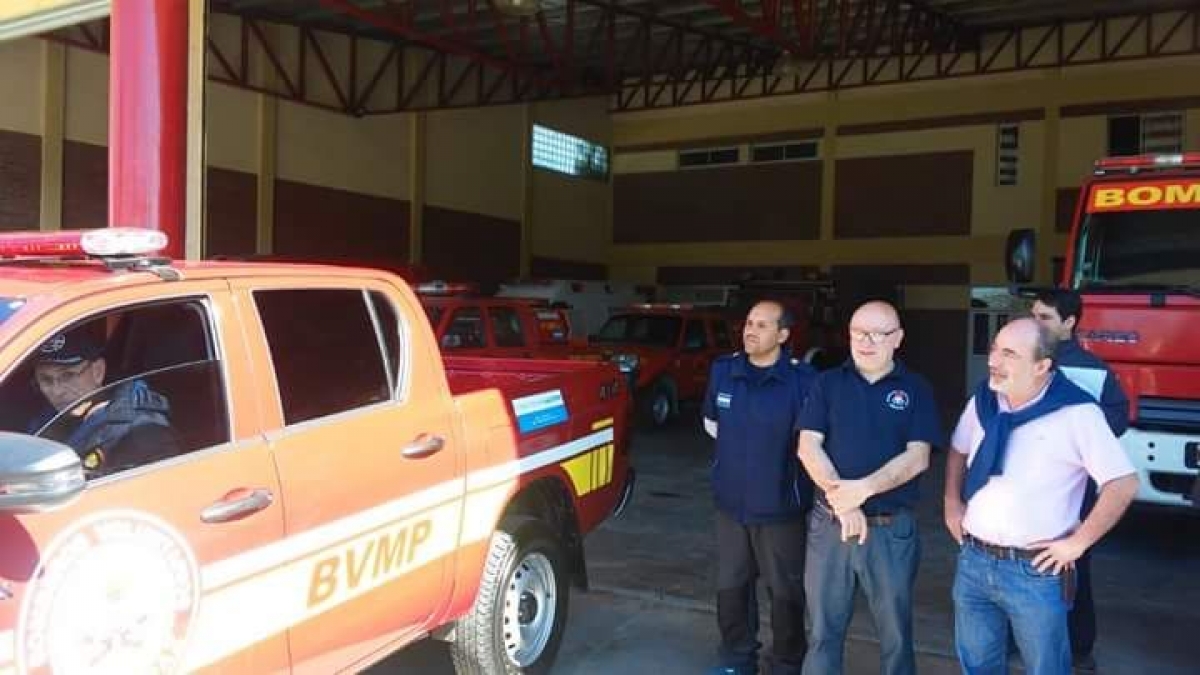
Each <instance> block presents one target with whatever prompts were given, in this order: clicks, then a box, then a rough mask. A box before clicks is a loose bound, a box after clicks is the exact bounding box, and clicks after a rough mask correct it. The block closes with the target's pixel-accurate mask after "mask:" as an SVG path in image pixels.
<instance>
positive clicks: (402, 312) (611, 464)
mask: <svg viewBox="0 0 1200 675" xmlns="http://www.w3.org/2000/svg"><path fill="white" fill-rule="evenodd" d="M164 245H165V238H164V237H163V236H162V235H161V234H160V233H157V232H153V231H146V230H120V229H111V230H95V231H90V232H88V233H86V234H83V235H80V234H79V233H22V234H6V235H0V258H9V259H5V260H0V429H2V431H0V542H2V544H0V673H20V674H22V675H25V674H29V675H43V674H45V675H48V674H50V673H54V674H57V675H75V674H82V673H88V674H89V675H91V674H105V675H107V674H111V675H118V674H119V675H129V674H133V673H177V672H178V673H183V672H214V673H215V672H220V673H254V674H256V675H257V674H259V673H321V674H324V673H331V672H345V671H356V670H360V669H362V668H365V667H366V666H368V665H369V664H371V663H373V662H375V661H378V660H380V659H382V658H383V657H384V656H386V655H387V654H389V653H391V652H393V651H395V650H397V649H399V648H402V647H403V646H405V645H406V644H408V643H410V642H413V641H414V640H417V639H419V638H421V637H424V636H428V635H433V636H435V637H440V638H443V639H447V640H450V641H451V652H452V655H453V659H454V663H455V666H456V668H457V669H458V671H459V672H462V673H487V674H492V673H494V674H497V675H498V674H500V673H506V674H507V673H528V672H538V673H541V672H545V671H546V670H547V669H548V668H549V665H550V664H551V663H552V661H553V659H554V656H555V654H556V652H557V649H558V646H559V642H560V640H561V636H562V633H563V629H564V625H565V622H566V613H567V601H568V597H569V586H570V585H571V584H572V583H574V584H577V585H578V584H584V583H586V576H585V575H586V572H585V565H584V559H583V546H582V539H583V537H584V535H585V534H587V533H588V532H589V531H590V530H592V529H594V528H595V527H596V526H597V525H599V524H600V523H601V522H602V521H604V520H605V519H606V518H608V517H609V516H611V515H612V514H614V513H616V512H619V510H620V509H621V508H622V507H623V505H624V503H625V502H626V500H627V499H628V497H629V494H630V490H631V486H632V477H633V476H632V471H631V470H630V469H629V467H628V456H627V449H626V448H625V447H623V440H624V438H625V436H626V434H625V433H624V429H625V426H626V419H625V416H626V413H625V410H626V403H627V401H626V397H627V395H628V394H627V391H626V388H625V384H624V382H623V381H622V379H621V376H620V374H619V373H618V371H617V369H616V368H614V367H612V366H610V365H607V364H594V363H580V362H570V361H534V360H498V359H473V358H461V359H460V358H447V359H445V360H443V358H442V357H441V355H440V354H439V353H438V348H437V344H436V342H435V341H434V338H433V335H432V333H431V331H430V329H429V326H428V323H427V322H426V321H425V320H424V316H423V314H422V310H421V307H420V305H419V304H418V302H417V298H416V297H415V295H414V294H413V293H412V292H411V290H410V289H409V287H408V286H407V285H406V284H405V283H404V282H403V281H402V280H401V279H400V278H398V277H396V276H394V275H391V274H389V273H386V272H382V271H372V270H364V269H342V268H332V267H317V266H302V265H288V264H248V263H211V262H209V263H184V262H171V261H169V260H162V259H156V258H154V257H153V255H154V252H155V251H157V250H161V248H162V247H163V246H164ZM13 256H17V257H16V258H13ZM34 256H36V257H37V259H34V258H33V257H34ZM47 258H49V259H47Z"/></svg>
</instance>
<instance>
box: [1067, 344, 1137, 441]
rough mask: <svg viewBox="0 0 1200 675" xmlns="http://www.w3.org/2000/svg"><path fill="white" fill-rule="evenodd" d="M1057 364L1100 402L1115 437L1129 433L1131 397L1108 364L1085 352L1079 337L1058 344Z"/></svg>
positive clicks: (1068, 376)
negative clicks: (1127, 394)
mask: <svg viewBox="0 0 1200 675" xmlns="http://www.w3.org/2000/svg"><path fill="white" fill-rule="evenodd" d="M1054 363H1055V365H1057V366H1058V369H1059V370H1060V371H1062V373H1063V374H1064V375H1066V376H1067V379H1069V380H1071V381H1072V382H1074V383H1075V384H1077V385H1079V387H1080V388H1081V389H1083V390H1084V391H1086V392H1087V393H1089V394H1091V395H1092V398H1094V399H1096V403H1098V404H1100V409H1101V410H1103V411H1104V419H1105V420H1107V421H1108V428H1109V429H1112V432H1113V434H1114V435H1115V436H1117V437H1118V438H1119V437H1120V436H1121V434H1123V433H1125V430H1126V429H1128V428H1129V398H1128V397H1126V396H1125V390H1123V389H1121V383H1120V382H1119V381H1118V380H1117V377H1116V375H1113V372H1112V369H1110V368H1109V367H1108V364H1106V363H1105V362H1104V361H1102V360H1101V359H1100V357H1098V356H1096V355H1095V354H1093V353H1091V352H1089V351H1088V350H1086V349H1084V348H1083V346H1082V345H1080V344H1079V341H1077V340H1076V339H1075V338H1071V339H1070V340H1063V341H1062V342H1059V343H1058V350H1057V351H1056V352H1055V354H1054Z"/></svg>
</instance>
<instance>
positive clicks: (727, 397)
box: [717, 393, 733, 410]
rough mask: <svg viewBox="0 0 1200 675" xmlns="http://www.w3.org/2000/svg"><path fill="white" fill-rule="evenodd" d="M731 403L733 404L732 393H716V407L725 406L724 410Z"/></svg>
mask: <svg viewBox="0 0 1200 675" xmlns="http://www.w3.org/2000/svg"><path fill="white" fill-rule="evenodd" d="M732 405H733V395H732V394H725V393H718V394H717V407H718V408H725V409H726V410H728V409H729V408H730V407H731V406H732Z"/></svg>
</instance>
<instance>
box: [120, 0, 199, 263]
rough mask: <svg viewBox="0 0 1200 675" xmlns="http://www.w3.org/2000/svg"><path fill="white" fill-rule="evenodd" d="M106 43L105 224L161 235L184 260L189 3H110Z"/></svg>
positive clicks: (146, 0)
mask: <svg viewBox="0 0 1200 675" xmlns="http://www.w3.org/2000/svg"><path fill="white" fill-rule="evenodd" d="M109 35H110V44H111V46H110V47H109V84H108V224H109V226H110V227H112V226H126V227H129V226H133V227H146V228H150V229H157V230H162V231H163V232H165V233H166V234H167V237H168V238H170V241H171V244H170V247H169V248H168V249H167V251H166V253H167V254H168V255H170V256H171V257H173V258H182V257H183V250H184V243H185V242H184V235H185V232H184V227H185V222H186V214H185V201H186V189H187V144H186V141H187V138H186V136H187V77H188V52H187V43H188V3H187V2H186V1H184V0H171V1H170V2H160V1H159V0H113V2H112V22H111V28H110V34H109Z"/></svg>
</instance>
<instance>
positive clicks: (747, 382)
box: [703, 301, 814, 675]
mask: <svg viewBox="0 0 1200 675" xmlns="http://www.w3.org/2000/svg"><path fill="white" fill-rule="evenodd" d="M792 323H793V317H792V315H791V313H790V312H788V311H787V310H786V309H785V308H784V307H783V306H782V305H780V304H779V303H777V302H772V301H764V302H760V303H758V304H757V305H755V306H754V307H753V308H752V309H751V310H750V313H749V314H748V315H747V317H746V324H745V327H744V328H743V330H742V342H743V345H744V347H743V351H742V352H741V353H737V354H733V355H731V356H725V357H722V358H720V359H718V360H717V361H715V362H714V363H713V367H712V372H711V373H710V374H709V380H708V391H707V393H706V394H705V396H704V411H703V414H704V428H705V430H706V431H707V432H708V433H709V434H710V435H711V436H713V437H714V438H716V440H717V450H716V458H715V459H714V461H713V466H712V481H713V495H714V497H715V499H716V505H717V552H718V560H717V623H718V625H719V627H720V630H721V646H720V649H719V656H720V665H719V666H717V668H716V669H715V670H714V673H719V674H721V675H753V674H754V673H757V672H758V648H759V642H758V636H757V633H758V604H757V602H756V601H755V585H756V583H757V578H758V576H759V575H762V577H763V578H764V580H765V581H766V586H767V590H768V592H769V594H770V601H771V631H772V634H773V636H774V643H773V644H772V648H771V654H770V656H769V661H770V663H771V673H772V674H773V675H798V674H799V673H800V669H801V665H802V663H803V661H804V653H805V648H806V641H805V634H804V534H805V533H804V517H805V514H806V513H807V512H808V509H809V506H810V505H811V503H812V483H811V482H810V481H809V479H808V476H807V475H805V474H804V470H803V468H802V467H801V466H800V463H799V462H798V461H797V460H796V457H795V455H794V454H793V452H792V448H794V447H795V443H796V432H795V429H796V423H797V421H798V420H799V415H800V411H801V409H802V407H803V404H804V397H805V395H806V393H807V391H808V387H809V384H810V383H811V382H812V379H813V376H814V371H813V370H812V368H811V367H809V366H808V365H807V364H804V363H801V362H799V361H798V360H796V359H792V358H790V357H789V355H788V353H787V351H786V350H785V349H784V348H783V345H784V344H785V343H786V342H787V340H788V335H789V332H790V329H791V327H792Z"/></svg>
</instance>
